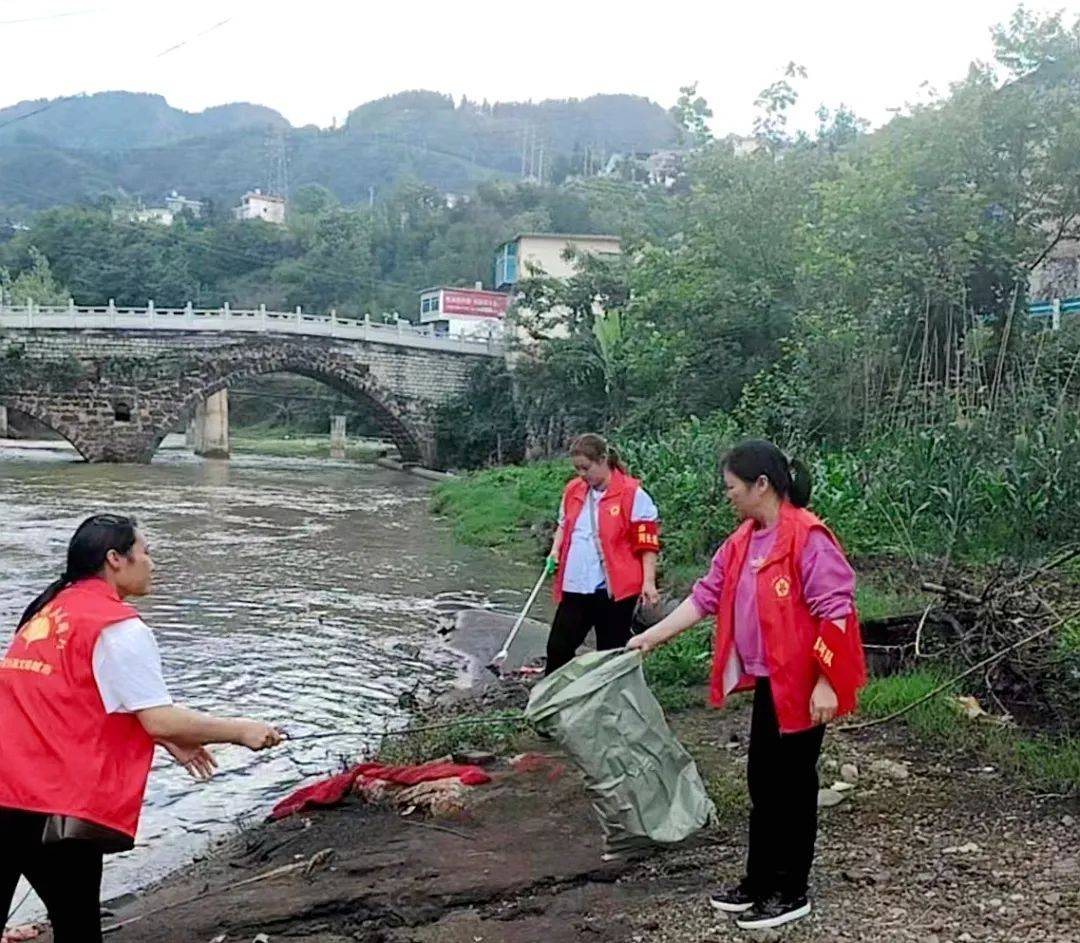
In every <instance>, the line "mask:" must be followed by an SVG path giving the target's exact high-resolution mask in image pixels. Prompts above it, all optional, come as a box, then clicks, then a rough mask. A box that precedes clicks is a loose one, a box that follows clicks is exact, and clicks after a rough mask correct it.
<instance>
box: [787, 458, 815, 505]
mask: <svg viewBox="0 0 1080 943" xmlns="http://www.w3.org/2000/svg"><path fill="white" fill-rule="evenodd" d="M789 472H790V474H791V488H790V490H789V491H788V500H789V501H790V502H791V503H792V504H794V505H795V507H797V508H804V507H806V506H807V505H808V504H809V503H810V492H811V491H813V488H814V483H813V481H812V480H811V478H810V468H809V467H808V466H807V464H806V462H803V461H801V460H800V459H797V458H793V459H792V460H791V465H790V466H789Z"/></svg>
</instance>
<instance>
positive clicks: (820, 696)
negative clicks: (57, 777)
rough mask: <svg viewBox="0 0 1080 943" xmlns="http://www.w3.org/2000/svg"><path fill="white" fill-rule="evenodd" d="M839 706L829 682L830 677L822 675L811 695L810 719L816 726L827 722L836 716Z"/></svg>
mask: <svg viewBox="0 0 1080 943" xmlns="http://www.w3.org/2000/svg"><path fill="white" fill-rule="evenodd" d="M839 706H840V702H839V701H838V700H837V697H836V692H835V691H834V690H833V686H832V685H831V684H829V679H828V678H826V677H825V675H822V676H821V677H820V678H818V680H817V684H815V685H814V691H813V693H812V694H811V695H810V720H811V721H812V722H813V724H814V725H815V726H817V725H818V724H827V723H829V721H831V720H832V719H833V718H834V717H835V716H836V710H837V708H838V707H839Z"/></svg>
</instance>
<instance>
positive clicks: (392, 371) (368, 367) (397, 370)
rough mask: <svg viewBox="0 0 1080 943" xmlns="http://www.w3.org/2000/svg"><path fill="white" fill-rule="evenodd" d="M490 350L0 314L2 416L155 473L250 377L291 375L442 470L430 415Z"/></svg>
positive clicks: (304, 318) (254, 321)
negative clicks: (350, 404) (190, 421)
mask: <svg viewBox="0 0 1080 943" xmlns="http://www.w3.org/2000/svg"><path fill="white" fill-rule="evenodd" d="M497 356H502V350H501V349H500V348H499V347H498V346H497V345H496V344H494V343H493V342H490V341H483V340H461V339H449V338H445V337H437V336H434V335H432V334H431V333H429V332H427V331H425V330H423V329H420V328H416V327H413V326H411V325H404V324H402V325H396V326H395V325H389V326H388V325H383V324H375V323H373V322H369V321H366V320H364V321H348V320H343V319H340V318H337V317H333V316H331V317H328V318H327V317H313V316H309V315H303V314H301V313H300V312H299V311H297V312H290V313H278V312H269V311H266V310H265V309H259V310H258V311H232V310H230V309H229V308H228V307H226V308H224V309H221V310H213V311H197V310H194V309H192V308H190V307H189V308H186V309H177V310H165V309H155V308H153V306H150V307H149V308H146V309H116V308H113V307H112V306H110V307H109V308H80V309H76V308H71V307H69V308H41V307H36V306H33V305H28V306H27V307H23V308H0V406H4V407H7V408H8V409H12V410H17V411H19V412H22V413H25V414H27V415H29V416H31V417H33V418H34V419H36V420H38V421H39V422H42V423H44V424H45V425H46V426H48V427H50V428H51V429H53V430H54V431H56V432H57V433H59V434H60V435H62V436H63V437H64V438H65V439H67V440H68V441H69V442H71V444H72V445H74V446H75V448H76V449H77V450H78V451H79V453H80V454H81V455H82V456H83V457H84V458H85V459H86V460H87V461H90V462H149V461H150V459H151V457H152V456H153V454H154V452H155V451H156V450H157V448H158V446H159V445H160V444H161V440H162V439H163V438H164V437H165V435H166V434H167V433H168V432H169V431H171V430H173V429H175V428H177V427H178V426H180V425H181V424H182V423H183V422H184V421H185V420H186V419H187V418H188V417H190V416H191V415H192V414H193V413H194V411H195V410H196V408H197V407H198V406H199V405H200V404H204V403H205V402H206V400H207V399H208V398H209V397H211V396H212V395H213V394H215V393H217V392H219V391H221V390H227V389H228V388H229V387H230V386H231V385H233V384H235V383H236V382H238V381H240V380H243V379H245V378H249V377H254V376H258V375H261V374H266V373H294V374H299V375H301V376H306V377H310V378H312V379H315V380H318V381H321V382H322V383H325V384H326V385H328V386H330V387H333V388H334V389H336V390H338V391H340V392H342V393H344V394H346V395H347V396H349V397H351V398H352V399H353V400H355V401H356V402H358V403H360V404H362V405H363V406H365V407H366V408H367V409H368V410H369V412H370V415H371V416H372V418H373V419H374V420H375V422H376V424H377V425H378V427H379V428H380V430H381V431H382V433H383V434H384V435H385V436H386V437H387V438H389V439H392V440H393V441H394V443H395V444H396V446H397V448H398V451H399V452H400V453H401V456H402V459H403V460H404V461H406V462H422V463H424V464H432V465H436V464H437V463H438V457H437V455H436V454H435V436H434V424H433V415H434V410H435V408H436V407H437V406H438V405H439V404H440V403H442V402H445V401H446V400H447V399H448V398H450V397H452V396H453V395H454V394H455V393H457V392H459V391H461V390H463V389H464V388H465V386H466V384H467V381H468V377H469V374H470V372H471V369H472V367H473V366H474V365H475V364H477V363H479V362H481V361H482V360H483V359H485V358H491V357H497Z"/></svg>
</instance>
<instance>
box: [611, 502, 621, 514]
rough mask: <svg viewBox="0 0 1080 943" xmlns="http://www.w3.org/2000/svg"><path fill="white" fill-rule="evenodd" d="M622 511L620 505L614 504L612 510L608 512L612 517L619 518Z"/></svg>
mask: <svg viewBox="0 0 1080 943" xmlns="http://www.w3.org/2000/svg"><path fill="white" fill-rule="evenodd" d="M620 510H621V508H620V507H619V505H617V504H613V505H612V506H611V510H610V511H608V513H609V514H610V515H611V516H612V517H618V516H619V511H620Z"/></svg>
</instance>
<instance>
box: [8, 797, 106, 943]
mask: <svg viewBox="0 0 1080 943" xmlns="http://www.w3.org/2000/svg"><path fill="white" fill-rule="evenodd" d="M44 829H45V816H44V815H38V814H36V813H33V812H18V811H16V810H14V809H0V924H3V923H4V921H5V920H6V918H7V916H8V913H9V911H10V910H11V907H12V903H13V898H14V896H15V888H16V886H17V885H18V883H19V876H20V875H22V876H23V877H25V878H26V880H27V881H29V882H30V886H31V887H32V888H33V889H34V890H35V891H37V895H38V897H40V898H41V901H42V903H43V904H44V905H45V908H46V909H47V910H48V911H49V921H50V922H51V923H52V931H53V940H54V941H55V943H101V861H102V855H101V852H100V851H97V850H95V849H94V848H92V847H89V846H88V845H87V844H86V843H85V842H78V841H69V842H57V843H56V844H54V845H43V844H42V843H41V833H42V832H43V831H44Z"/></svg>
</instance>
